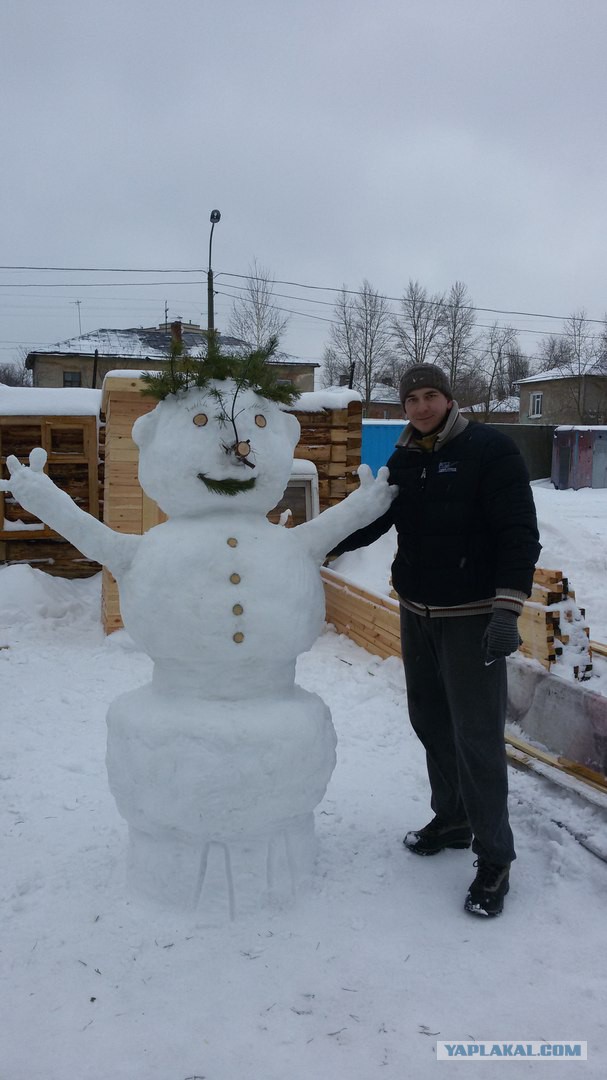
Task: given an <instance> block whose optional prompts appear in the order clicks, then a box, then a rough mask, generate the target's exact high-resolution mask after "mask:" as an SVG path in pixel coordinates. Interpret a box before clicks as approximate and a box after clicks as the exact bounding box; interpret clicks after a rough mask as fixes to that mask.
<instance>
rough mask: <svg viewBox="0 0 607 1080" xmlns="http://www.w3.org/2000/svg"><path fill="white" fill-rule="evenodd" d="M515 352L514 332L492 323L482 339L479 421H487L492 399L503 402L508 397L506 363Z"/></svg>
mask: <svg viewBox="0 0 607 1080" xmlns="http://www.w3.org/2000/svg"><path fill="white" fill-rule="evenodd" d="M516 352H520V350H519V348H518V341H517V337H516V331H515V330H513V329H512V327H511V326H500V325H499V324H498V323H497V322H494V323H493V325H492V326H490V327H489V329H488V330H487V332H486V334H485V335H484V338H483V353H482V358H481V365H482V368H483V373H484V376H485V380H486V383H485V393H484V396H483V400H482V404H483V405H484V415H479V419H482V420H483V421H486V420H487V419H488V417H489V415H490V412H491V400H492V398H497V399H498V400H503V399H504V398H506V397H508V394H509V390H508V386H509V377H508V361H509V358H510V357H511V356H512V355H513V354H514V353H516Z"/></svg>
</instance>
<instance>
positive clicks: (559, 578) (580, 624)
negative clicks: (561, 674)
mask: <svg viewBox="0 0 607 1080" xmlns="http://www.w3.org/2000/svg"><path fill="white" fill-rule="evenodd" d="M585 614H586V613H585V611H584V608H580V607H578V606H577V604H576V600H575V592H574V590H573V589H572V588H571V586H570V584H569V580H568V578H566V577H563V573H562V571H561V570H542V569H539V568H537V569H536V571H535V574H534V578H533V590H532V593H531V596H530V598H529V600H528V601H527V603H526V604H525V606H524V608H523V614H522V616H521V618H520V619H519V631H520V635H521V637H522V639H523V644H522V645H521V648H520V651H521V652H522V654H523V656H527V657H529V658H530V659H533V660H538V661H539V663H540V664H541V665H542V667H545V668H546V670H547V671H550V670H551V669H552V667H553V666H554V665H555V664H558V665H561V666H562V665H566V666H567V667H570V668H571V669H572V671H573V675H574V677H575V678H576V679H579V680H580V681H583V680H585V679H588V678H589V677H590V674H591V672H592V650H591V647H590V641H589V638H590V630H589V628H588V626H587V625H586V624H585Z"/></svg>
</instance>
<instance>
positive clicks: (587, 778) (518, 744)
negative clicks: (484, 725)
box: [505, 732, 607, 792]
mask: <svg viewBox="0 0 607 1080" xmlns="http://www.w3.org/2000/svg"><path fill="white" fill-rule="evenodd" d="M505 738H506V743H507V744H508V745H510V746H514V747H515V748H516V749H517V750H520V751H521V752H522V753H524V754H528V755H529V756H530V757H533V758H536V759H537V760H538V761H542V762H544V763H545V764H546V765H551V766H552V767H553V768H555V769H560V770H562V771H563V772H567V773H570V774H571V775H573V776H576V777H578V778H579V779H582V780H584V782H585V783H587V784H589V785H590V786H591V787H593V788H595V789H596V790H597V791H602V792H607V777H605V776H603V775H602V773H600V772H597V771H596V770H595V769H589V768H588V767H587V766H586V765H580V764H579V762H577V761H571V759H570V758H566V757H563V756H561V755H556V754H550V753H548V752H547V751H545V750H541V749H540V748H539V747H537V746H532V745H531V743H528V742H525V740H524V739H521V738H519V737H518V736H516V735H512V734H511V733H510V732H507V734H506V737H505Z"/></svg>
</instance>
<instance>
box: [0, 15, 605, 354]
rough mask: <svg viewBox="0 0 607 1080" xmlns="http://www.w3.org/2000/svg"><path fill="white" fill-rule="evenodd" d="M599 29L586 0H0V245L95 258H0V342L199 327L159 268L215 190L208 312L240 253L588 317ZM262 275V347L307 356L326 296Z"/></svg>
mask: <svg viewBox="0 0 607 1080" xmlns="http://www.w3.org/2000/svg"><path fill="white" fill-rule="evenodd" d="M606 30H607V3H606V0H374V2H363V0H297V2H296V0H213V2H211V0H172V2H170V3H167V2H166V0H52V2H49V0H2V2H1V4H0V91H1V101H2V106H1V109H2V120H1V125H2V126H1V137H2V142H1V165H0V194H1V199H0V212H1V215H2V244H1V248H0V251H1V259H0V262H1V263H2V264H3V265H5V266H31V267H46V266H48V267H76V268H84V267H89V268H92V269H93V270H94V272H91V273H84V272H83V271H82V270H73V271H72V270H71V271H69V273H64V274H62V275H61V274H55V273H51V272H48V271H43V270H39V271H35V270H23V271H18V270H2V271H0V305H1V306H0V319H1V323H0V360H3V359H11V358H13V357H15V356H16V355H17V353H18V349H19V346H25V347H35V345H36V344H43V343H46V344H49V343H52V342H55V341H58V340H62V339H65V338H67V337H71V336H74V335H75V334H77V333H78V330H79V321H78V320H79V318H80V324H81V326H82V331H83V332H86V331H88V330H94V329H97V328H99V327H120V326H133V325H153V324H155V323H158V322H160V321H161V320H162V319H163V317H164V304H165V300H166V301H167V302H168V305H169V316H170V317H175V316H182V317H183V318H185V319H192V320H196V321H200V320H202V322H203V324H204V323H205V321H206V281H205V276H204V274H203V273H193V274H188V273H184V272H183V271H185V270H198V271H200V270H205V269H206V267H207V262H208V241H209V229H210V226H209V213H210V211H211V210H212V209H213V208H215V207H217V208H219V209H220V211H221V214H222V219H221V222H220V223H219V225H217V226H216V228H215V231H214V237H213V269H214V271H215V283H216V287H217V289H218V296H217V298H216V325H217V326H218V328H219V329H222V330H225V329H226V328H227V322H228V316H229V308H230V300H229V299H228V297H227V296H226V294H229V293H234V292H235V286H238V285H242V278H239V277H237V276H229V275H239V274H240V275H242V274H246V272H247V268H248V266H249V264H250V263H251V261H252V260H253V258H255V257H256V258H257V259H258V260H259V261H260V262H261V263H263V264H264V265H266V266H267V267H268V268H269V269H270V270H271V272H272V273H273V275H274V277H275V278H276V279H281V280H284V281H288V282H296V283H300V284H303V285H315V286H323V287H328V288H331V287H332V288H336V289H339V288H340V286H341V285H342V284H344V283H345V284H347V285H348V286H349V287H350V288H356V287H357V286H358V285H359V284H360V282H361V281H362V279H363V278H365V277H366V278H368V279H369V280H370V281H371V283H372V284H373V286H374V287H375V288H376V289H378V290H379V291H380V292H382V293H384V294H386V295H388V296H390V297H397V296H399V295H400V294H401V293H402V292H403V290H404V288H405V286H406V283H407V281H408V279H409V278H417V279H419V281H420V282H421V283H422V284H423V285H425V286H427V288H428V289H429V290H430V291H443V290H446V289H448V288H449V287H450V285H451V284H452V283H453V282H454V281H455V280H457V279H459V280H461V281H464V282H465V283H466V284H467V286H468V289H469V292H470V295H471V297H472V298H473V301H474V303H475V304H476V305H478V306H479V307H484V308H497V309H505V310H509V311H517V312H532V313H540V314H554V315H558V316H566V315H568V314H569V313H570V312H572V311H573V310H576V309H578V308H581V307H585V308H586V310H587V312H588V314H589V315H590V316H592V317H594V318H596V319H601V318H603V316H604V314H605V310H606V309H607V290H606V287H605V253H606V250H607V246H606V224H607V197H606V177H607V155H606V149H605V127H606V124H605V111H606V110H605V106H606V84H607V65H606V63H605V46H606V40H607V37H606ZM108 267H116V268H124V269H126V270H130V271H134V270H146V269H151V270H154V271H158V273H154V274H143V273H134V272H131V273H128V274H102V273H100V272H99V270H98V269H95V268H108ZM166 270H170V271H172V273H166V274H165V273H160V271H166ZM180 271H181V272H180ZM59 282H64V283H67V286H68V287H65V288H59V287H58V283H59ZM51 283H52V284H53V287H52V288H49V287H48V286H49V285H50V284H51ZM119 283H120V284H119ZM155 283H158V284H155ZM127 284H128V287H126V286H127ZM15 286H16V287H15ZM276 291H277V292H280V293H283V294H285V295H284V296H283V297H281V298H280V299H277V303H280V304H281V305H283V306H284V307H285V308H286V309H291V310H293V311H296V312H298V314H296V315H293V316H292V318H291V322H290V326H289V330H288V334H287V338H286V340H285V342H284V345H285V346H286V348H287V349H288V350H289V351H291V352H293V353H296V354H297V355H300V356H302V357H311V358H316V359H320V357H321V355H322V350H323V346H324V345H325V344H326V341H327V332H328V330H329V323H328V322H326V321H325V320H327V319H330V318H331V315H332V309H331V306H330V305H331V303H332V300H333V298H334V294H333V293H331V292H330V291H327V292H318V291H313V290H310V289H303V288H295V287H293V286H286V285H284V286H283V285H280V286H278V285H277V286H276ZM77 300H79V301H80V306H79V307H78V306H77V305H76V301H77ZM311 300H314V301H317V302H316V303H311V302H310V301H311ZM318 301H323V303H322V304H321V303H318ZM326 305H329V306H326ZM492 318H494V316H492V315H491V314H488V313H482V314H479V321H480V322H489V321H491V320H492ZM500 318H501V320H502V321H508V322H510V323H511V324H512V325H514V326H516V327H518V328H521V329H523V330H525V331H530V330H535V331H540V332H544V333H547V332H550V331H553V330H555V329H558V328H559V324H558V322H557V323H554V322H551V320H549V319H546V318H543V319H537V318H533V319H532V318H528V317H524V316H521V315H516V316H514V315H512V316H501V317H500ZM538 341H539V336H538V334H537V333H535V334H532V333H529V332H526V333H525V334H524V335H523V336H522V337H521V344H522V345H523V347H524V348H525V350H526V351H527V352H529V353H532V352H533V349H534V347H536V345H537V342H538Z"/></svg>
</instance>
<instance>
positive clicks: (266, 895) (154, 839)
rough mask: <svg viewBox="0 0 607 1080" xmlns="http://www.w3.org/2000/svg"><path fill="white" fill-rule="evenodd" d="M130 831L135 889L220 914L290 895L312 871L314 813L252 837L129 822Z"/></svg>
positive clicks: (181, 906)
mask: <svg viewBox="0 0 607 1080" xmlns="http://www.w3.org/2000/svg"><path fill="white" fill-rule="evenodd" d="M129 837H130V842H129V853H128V878H129V887H130V889H131V891H132V892H133V893H135V894H138V895H140V896H142V897H145V898H147V899H149V900H153V901H154V902H156V903H160V904H163V905H167V906H170V907H171V908H179V909H181V910H183V911H196V912H200V913H201V914H202V915H204V917H205V918H211V919H218V920H220V921H224V920H232V919H235V918H237V917H239V916H241V915H244V914H246V913H247V912H251V911H255V910H257V909H259V908H260V907H263V906H265V905H276V906H281V905H285V904H289V903H291V902H293V900H294V899H295V898H296V896H297V894H298V892H299V891H300V890H301V889H302V888H303V887H304V885H305V884H306V882H307V881H309V879H310V878H311V875H312V873H313V869H314V860H315V857H316V838H315V834H314V815H313V814H311V813H310V814H303V815H301V816H300V817H298V818H292V819H291V820H290V821H287V822H282V823H281V824H280V825H276V826H275V827H274V828H273V829H272V831H270V832H268V833H266V834H264V835H261V836H254V837H250V836H247V837H240V836H239V837H233V838H231V839H223V840H212V839H209V840H202V841H200V842H196V843H189V842H187V841H185V840H183V838H181V837H178V836H171V835H170V834H168V835H167V834H163V835H160V836H158V835H156V836H152V835H150V834H149V833H145V832H141V831H140V830H139V829H135V828H133V827H132V826H131V827H130V829H129Z"/></svg>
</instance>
